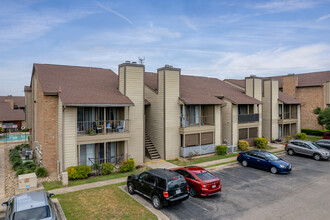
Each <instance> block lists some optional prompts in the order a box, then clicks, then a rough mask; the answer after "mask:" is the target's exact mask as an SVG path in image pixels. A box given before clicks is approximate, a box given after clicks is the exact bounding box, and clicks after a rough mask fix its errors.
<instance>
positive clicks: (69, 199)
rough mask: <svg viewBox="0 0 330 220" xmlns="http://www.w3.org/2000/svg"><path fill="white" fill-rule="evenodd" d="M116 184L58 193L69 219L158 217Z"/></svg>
mask: <svg viewBox="0 0 330 220" xmlns="http://www.w3.org/2000/svg"><path fill="white" fill-rule="evenodd" d="M118 185H122V184H115V185H109V186H104V187H98V188H92V189H86V190H82V191H76V192H71V193H66V194H60V195H57V196H56V198H58V200H59V201H60V203H61V206H62V209H63V211H64V214H65V216H66V218H67V219H157V217H156V216H155V215H154V214H153V213H151V212H150V211H149V210H147V209H146V208H145V207H143V206H142V205H141V204H140V203H138V202H137V201H135V200H134V199H133V198H131V197H130V196H129V195H127V194H126V193H125V192H123V191H122V190H121V189H119V188H118Z"/></svg>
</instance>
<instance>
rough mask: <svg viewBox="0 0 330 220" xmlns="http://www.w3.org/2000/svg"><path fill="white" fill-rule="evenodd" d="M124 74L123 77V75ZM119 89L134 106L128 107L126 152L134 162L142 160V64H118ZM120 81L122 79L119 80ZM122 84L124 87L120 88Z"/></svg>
mask: <svg viewBox="0 0 330 220" xmlns="http://www.w3.org/2000/svg"><path fill="white" fill-rule="evenodd" d="M123 74H124V77H123ZM119 78H120V79H122V78H124V85H122V82H120V86H121V88H120V91H121V92H122V93H123V94H125V95H126V96H127V97H129V98H130V99H131V101H132V102H133V103H134V106H132V107H130V108H129V111H128V115H129V116H128V117H129V118H130V119H132V120H130V132H131V138H130V140H129V141H128V146H127V147H128V149H127V150H128V152H127V153H128V154H129V155H130V157H132V158H134V160H135V162H136V163H138V164H139V163H143V162H144V154H145V153H144V152H145V149H144V130H145V128H144V66H143V65H138V64H125V63H124V64H121V65H119ZM120 81H122V80H120ZM122 86H124V89H123V88H122Z"/></svg>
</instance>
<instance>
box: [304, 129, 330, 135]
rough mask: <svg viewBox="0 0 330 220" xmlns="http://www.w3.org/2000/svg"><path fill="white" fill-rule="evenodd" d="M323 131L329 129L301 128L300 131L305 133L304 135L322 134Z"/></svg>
mask: <svg viewBox="0 0 330 220" xmlns="http://www.w3.org/2000/svg"><path fill="white" fill-rule="evenodd" d="M325 132H330V130H325V131H322V130H317V129H305V128H303V129H301V133H305V134H306V135H314V136H323V135H324V133H325Z"/></svg>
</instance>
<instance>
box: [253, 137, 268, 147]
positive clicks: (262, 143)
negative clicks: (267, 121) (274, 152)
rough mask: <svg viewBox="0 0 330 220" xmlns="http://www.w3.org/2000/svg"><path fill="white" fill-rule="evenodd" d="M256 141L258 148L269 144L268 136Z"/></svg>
mask: <svg viewBox="0 0 330 220" xmlns="http://www.w3.org/2000/svg"><path fill="white" fill-rule="evenodd" d="M255 142H256V146H257V148H259V149H265V148H266V147H267V144H268V140H267V138H256V139H255Z"/></svg>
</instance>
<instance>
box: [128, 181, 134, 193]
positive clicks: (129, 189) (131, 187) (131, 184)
mask: <svg viewBox="0 0 330 220" xmlns="http://www.w3.org/2000/svg"><path fill="white" fill-rule="evenodd" d="M127 190H128V192H129V194H131V195H132V194H134V193H135V191H134V186H133V183H127Z"/></svg>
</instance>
